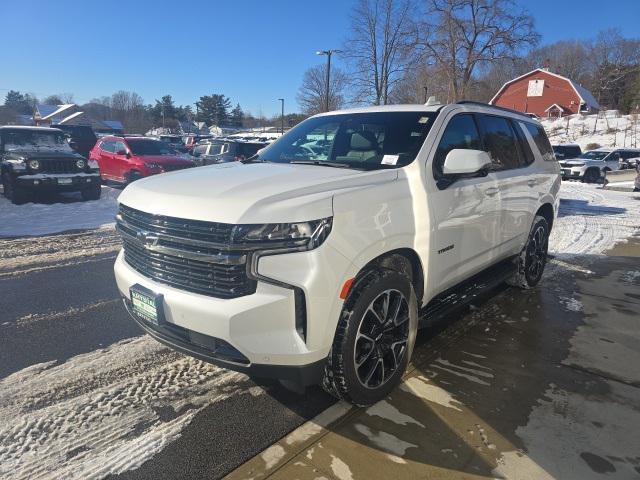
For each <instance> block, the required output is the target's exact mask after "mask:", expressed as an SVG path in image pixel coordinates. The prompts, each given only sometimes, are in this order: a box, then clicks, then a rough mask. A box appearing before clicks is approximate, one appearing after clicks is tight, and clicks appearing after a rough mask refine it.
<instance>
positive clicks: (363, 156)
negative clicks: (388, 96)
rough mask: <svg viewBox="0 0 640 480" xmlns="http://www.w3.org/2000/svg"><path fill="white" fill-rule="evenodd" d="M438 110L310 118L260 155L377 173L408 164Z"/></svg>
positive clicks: (261, 158)
mask: <svg viewBox="0 0 640 480" xmlns="http://www.w3.org/2000/svg"><path fill="white" fill-rule="evenodd" d="M436 115H437V113H435V112H373V113H348V114H338V115H327V116H321V117H315V118H310V119H308V120H305V121H304V122H302V123H300V124H299V125H298V126H296V127H295V128H293V129H291V130H290V131H289V132H287V133H286V134H285V135H284V136H283V137H281V138H280V139H279V140H277V141H276V142H275V143H273V144H271V146H269V147H268V148H266V149H265V150H264V152H262V153H260V157H259V159H260V160H264V161H268V162H276V163H310V164H314V165H325V166H335V167H344V168H355V169H360V170H375V169H381V168H397V167H403V166H405V165H408V164H410V163H411V162H412V161H413V160H414V159H415V157H416V155H417V154H418V151H419V150H420V147H422V144H423V143H424V139H425V137H426V136H427V133H428V132H429V129H430V128H431V125H432V123H433V120H434V119H435V117H436Z"/></svg>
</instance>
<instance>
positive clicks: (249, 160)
mask: <svg viewBox="0 0 640 480" xmlns="http://www.w3.org/2000/svg"><path fill="white" fill-rule="evenodd" d="M267 162H268V160H263V159H261V158H260V157H259V156H258V154H257V153H256V154H255V155H253V156H251V157H249V158H245V159H244V160H240V163H267Z"/></svg>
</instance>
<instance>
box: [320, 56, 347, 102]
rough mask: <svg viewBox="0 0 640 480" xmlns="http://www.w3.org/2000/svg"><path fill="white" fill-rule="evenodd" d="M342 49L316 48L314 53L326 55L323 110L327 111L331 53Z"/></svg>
mask: <svg viewBox="0 0 640 480" xmlns="http://www.w3.org/2000/svg"><path fill="white" fill-rule="evenodd" d="M340 52H342V50H336V49H333V50H318V51H317V52H316V55H326V56H327V79H326V85H325V97H324V111H325V112H328V111H329V82H330V81H331V55H333V54H334V53H340Z"/></svg>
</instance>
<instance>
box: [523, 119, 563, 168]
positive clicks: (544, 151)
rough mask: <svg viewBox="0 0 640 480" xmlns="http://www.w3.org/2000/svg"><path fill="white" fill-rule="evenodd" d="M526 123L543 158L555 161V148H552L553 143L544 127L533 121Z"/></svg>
mask: <svg viewBox="0 0 640 480" xmlns="http://www.w3.org/2000/svg"><path fill="white" fill-rule="evenodd" d="M524 125H525V127H526V128H527V130H528V131H529V133H530V134H531V136H532V137H533V142H534V143H535V144H536V147H538V150H540V154H541V155H542V158H543V159H544V160H546V161H547V162H555V161H556V157H555V155H554V154H553V148H551V144H550V143H549V139H548V138H547V134H546V133H545V131H544V128H542V127H541V126H540V125H534V124H532V123H525V124H524Z"/></svg>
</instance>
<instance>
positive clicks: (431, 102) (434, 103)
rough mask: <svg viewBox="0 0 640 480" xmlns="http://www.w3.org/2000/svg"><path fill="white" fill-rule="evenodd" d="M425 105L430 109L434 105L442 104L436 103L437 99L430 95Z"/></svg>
mask: <svg viewBox="0 0 640 480" xmlns="http://www.w3.org/2000/svg"><path fill="white" fill-rule="evenodd" d="M425 105H426V106H427V107H432V106H434V105H442V104H441V103H440V102H439V101H438V99H437V98H436V97H435V95H431V96H430V97H429V100H427V103H425Z"/></svg>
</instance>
